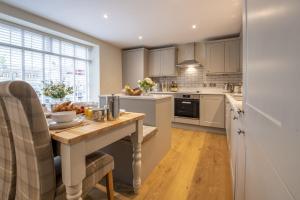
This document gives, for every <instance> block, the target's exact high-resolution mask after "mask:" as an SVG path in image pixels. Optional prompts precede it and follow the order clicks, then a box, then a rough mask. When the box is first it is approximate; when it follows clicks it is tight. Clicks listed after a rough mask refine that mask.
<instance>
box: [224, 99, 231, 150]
mask: <svg viewBox="0 0 300 200" xmlns="http://www.w3.org/2000/svg"><path fill="white" fill-rule="evenodd" d="M225 128H226V136H227V144H228V150H229V151H230V149H231V146H230V144H231V134H230V133H231V104H230V102H229V101H228V99H227V98H226V100H225Z"/></svg>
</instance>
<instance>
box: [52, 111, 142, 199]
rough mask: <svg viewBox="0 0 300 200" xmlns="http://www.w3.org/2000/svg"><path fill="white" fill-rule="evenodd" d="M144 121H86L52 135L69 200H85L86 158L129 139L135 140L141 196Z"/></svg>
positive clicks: (134, 116)
mask: <svg viewBox="0 0 300 200" xmlns="http://www.w3.org/2000/svg"><path fill="white" fill-rule="evenodd" d="M144 117H145V114H143V113H124V114H123V115H121V116H120V117H119V119H117V120H114V121H106V122H94V121H91V120H85V121H84V123H83V124H82V125H80V126H76V127H73V128H68V129H65V130H51V131H50V134H51V138H52V140H54V141H56V143H57V144H58V149H59V152H58V153H59V154H60V156H61V162H62V181H63V183H64V185H65V186H66V195H67V199H81V194H82V181H83V179H84V178H85V176H86V170H85V169H86V164H85V161H86V156H87V155H89V154H91V153H93V152H95V151H97V150H99V149H101V148H103V147H105V146H108V145H110V144H112V143H114V142H116V141H118V140H120V139H122V138H124V137H126V136H131V142H132V146H133V156H132V158H133V161H132V170H133V189H134V192H135V193H138V191H139V188H140V185H141V177H140V175H141V156H142V155H141V142H142V140H143V119H144Z"/></svg>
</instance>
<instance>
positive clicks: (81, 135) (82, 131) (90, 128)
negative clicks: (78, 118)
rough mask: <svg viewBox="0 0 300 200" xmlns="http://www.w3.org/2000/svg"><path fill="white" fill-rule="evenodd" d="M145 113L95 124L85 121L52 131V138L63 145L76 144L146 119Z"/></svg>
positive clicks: (129, 113)
mask: <svg viewBox="0 0 300 200" xmlns="http://www.w3.org/2000/svg"><path fill="white" fill-rule="evenodd" d="M144 117H145V114H143V113H132V112H127V113H124V114H122V115H121V116H120V117H119V119H117V120H115V121H106V122H94V121H91V120H85V121H84V123H83V124H82V125H81V126H77V127H72V128H67V129H65V130H51V131H50V134H51V138H52V139H53V140H56V141H58V142H60V143H63V144H74V143H78V142H80V141H82V140H85V139H88V138H91V137H95V136H97V135H99V134H102V133H104V132H106V131H109V130H112V129H114V128H117V127H120V126H124V125H126V124H129V123H132V122H134V121H137V120H142V119H144Z"/></svg>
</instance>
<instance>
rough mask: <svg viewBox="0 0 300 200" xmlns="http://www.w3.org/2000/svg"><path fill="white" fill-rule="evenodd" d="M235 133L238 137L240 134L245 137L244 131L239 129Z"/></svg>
mask: <svg viewBox="0 0 300 200" xmlns="http://www.w3.org/2000/svg"><path fill="white" fill-rule="evenodd" d="M237 133H238V134H239V135H241V134H243V135H245V131H242V130H241V129H239V130H238V131H237Z"/></svg>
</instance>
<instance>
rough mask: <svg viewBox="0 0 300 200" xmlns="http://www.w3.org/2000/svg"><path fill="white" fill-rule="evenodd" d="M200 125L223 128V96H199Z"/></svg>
mask: <svg viewBox="0 0 300 200" xmlns="http://www.w3.org/2000/svg"><path fill="white" fill-rule="evenodd" d="M200 125H201V126H210V127H216V128H225V102H224V95H212V94H208V95H201V96H200Z"/></svg>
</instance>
